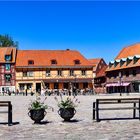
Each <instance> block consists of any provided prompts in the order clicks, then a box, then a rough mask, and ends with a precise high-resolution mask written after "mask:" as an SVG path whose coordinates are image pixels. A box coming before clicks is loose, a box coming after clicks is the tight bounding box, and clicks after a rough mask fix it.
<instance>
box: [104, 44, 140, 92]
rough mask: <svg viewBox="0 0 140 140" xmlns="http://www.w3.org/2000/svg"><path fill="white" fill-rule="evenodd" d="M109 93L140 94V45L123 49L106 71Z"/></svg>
mask: <svg viewBox="0 0 140 140" xmlns="http://www.w3.org/2000/svg"><path fill="white" fill-rule="evenodd" d="M106 77H107V84H106V88H107V92H109V93H114V92H119V93H128V92H140V44H134V45H132V46H128V47H125V48H123V49H122V50H121V51H120V53H119V54H118V56H117V57H116V58H115V59H114V60H113V61H110V62H109V66H108V68H107V70H106Z"/></svg>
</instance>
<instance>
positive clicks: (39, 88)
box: [36, 83, 41, 93]
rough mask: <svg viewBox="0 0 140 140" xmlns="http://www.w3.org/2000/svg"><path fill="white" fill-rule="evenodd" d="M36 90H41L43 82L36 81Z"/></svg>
mask: <svg viewBox="0 0 140 140" xmlns="http://www.w3.org/2000/svg"><path fill="white" fill-rule="evenodd" d="M36 92H39V93H40V92H41V83H36Z"/></svg>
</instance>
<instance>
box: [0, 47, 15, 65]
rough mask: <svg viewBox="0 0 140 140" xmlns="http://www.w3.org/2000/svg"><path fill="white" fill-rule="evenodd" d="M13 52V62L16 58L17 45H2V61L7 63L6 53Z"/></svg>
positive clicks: (0, 61) (0, 52)
mask: <svg viewBox="0 0 140 140" xmlns="http://www.w3.org/2000/svg"><path fill="white" fill-rule="evenodd" d="M11 53H12V61H11V62H12V63H15V60H16V48H15V47H1V48H0V63H5V55H11Z"/></svg>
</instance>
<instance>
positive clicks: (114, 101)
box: [93, 98, 140, 122]
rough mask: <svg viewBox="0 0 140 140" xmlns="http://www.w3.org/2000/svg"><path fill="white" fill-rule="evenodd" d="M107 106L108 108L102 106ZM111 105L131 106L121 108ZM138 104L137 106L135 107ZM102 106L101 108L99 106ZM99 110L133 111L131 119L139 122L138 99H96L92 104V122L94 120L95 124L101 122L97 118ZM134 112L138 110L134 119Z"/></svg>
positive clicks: (139, 107) (139, 101)
mask: <svg viewBox="0 0 140 140" xmlns="http://www.w3.org/2000/svg"><path fill="white" fill-rule="evenodd" d="M107 104H108V105H109V104H111V106H110V107H106V106H103V105H107ZM113 104H126V105H127V104H129V105H130V104H132V106H131V107H130V106H127V107H126V106H121V107H114V106H113ZM137 104H138V105H137ZM100 105H102V107H101V106H100ZM101 110H112V111H113V110H133V118H132V119H137V118H138V119H139V120H140V98H104V99H103V98H101V99H96V101H95V102H93V120H95V119H96V121H97V122H99V121H101V120H103V119H100V118H99V111H101ZM136 110H138V114H139V115H138V117H136Z"/></svg>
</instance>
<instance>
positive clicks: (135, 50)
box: [106, 44, 140, 71]
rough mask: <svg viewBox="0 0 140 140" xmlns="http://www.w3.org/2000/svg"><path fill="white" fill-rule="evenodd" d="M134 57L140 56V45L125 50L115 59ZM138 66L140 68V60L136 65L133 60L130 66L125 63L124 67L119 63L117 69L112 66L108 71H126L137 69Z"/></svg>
mask: <svg viewBox="0 0 140 140" xmlns="http://www.w3.org/2000/svg"><path fill="white" fill-rule="evenodd" d="M134 55H140V44H134V45H132V46H128V47H125V48H123V49H122V50H121V51H120V53H119V54H118V56H117V57H116V58H115V60H116V59H121V58H127V57H133V56H134ZM137 66H140V59H139V60H138V61H137V62H136V63H134V62H133V60H132V61H131V62H130V63H129V64H128V65H127V62H124V64H123V65H122V66H120V63H118V65H117V66H116V67H114V66H112V67H111V68H109V67H108V68H107V70H106V71H113V70H119V69H126V68H131V67H137Z"/></svg>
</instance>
